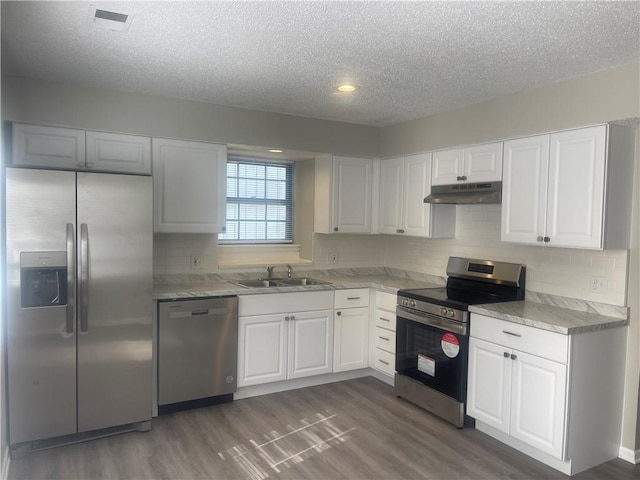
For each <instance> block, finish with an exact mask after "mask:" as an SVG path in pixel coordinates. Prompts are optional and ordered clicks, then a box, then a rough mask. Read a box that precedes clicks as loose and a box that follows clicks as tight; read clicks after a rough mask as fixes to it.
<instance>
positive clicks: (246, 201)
mask: <svg viewBox="0 0 640 480" xmlns="http://www.w3.org/2000/svg"><path fill="white" fill-rule="evenodd" d="M218 238H219V239H220V242H221V243H292V242H293V163H292V162H281V161H273V160H260V159H247V158H232V157H231V158H229V159H228V160H227V231H226V232H225V233H221V234H220V235H219V236H218Z"/></svg>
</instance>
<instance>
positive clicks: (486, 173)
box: [462, 142, 502, 183]
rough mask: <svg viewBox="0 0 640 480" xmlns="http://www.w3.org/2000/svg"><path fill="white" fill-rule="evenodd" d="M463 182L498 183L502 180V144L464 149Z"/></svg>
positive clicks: (489, 144)
mask: <svg viewBox="0 0 640 480" xmlns="http://www.w3.org/2000/svg"><path fill="white" fill-rule="evenodd" d="M462 175H463V176H464V177H466V178H465V179H464V181H465V182H470V183H475V182H499V181H500V180H501V179H502V142H498V143H488V144H485V145H477V146H473V147H469V148H465V149H464V172H463V174H462Z"/></svg>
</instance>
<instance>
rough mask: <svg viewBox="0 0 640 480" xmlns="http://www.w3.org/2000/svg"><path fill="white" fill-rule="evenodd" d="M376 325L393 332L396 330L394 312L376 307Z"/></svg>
mask: <svg viewBox="0 0 640 480" xmlns="http://www.w3.org/2000/svg"><path fill="white" fill-rule="evenodd" d="M375 315H376V327H382V328H386V329H387V330H391V331H393V332H395V331H396V314H395V313H391V312H388V311H386V310H380V309H379V308H378V309H376V312H375Z"/></svg>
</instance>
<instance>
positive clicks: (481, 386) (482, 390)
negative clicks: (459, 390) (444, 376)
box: [467, 337, 511, 433]
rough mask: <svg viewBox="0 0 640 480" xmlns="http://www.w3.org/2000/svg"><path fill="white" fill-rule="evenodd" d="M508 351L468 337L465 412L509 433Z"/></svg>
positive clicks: (509, 362) (509, 372)
mask: <svg viewBox="0 0 640 480" xmlns="http://www.w3.org/2000/svg"><path fill="white" fill-rule="evenodd" d="M505 354H506V355H507V356H509V355H510V354H511V350H509V349H507V348H504V347H502V346H500V345H496V344H495V343H490V342H485V341H484V340H478V339H477V338H473V337H471V338H470V339H469V374H468V375H469V376H468V380H467V414H468V415H469V416H470V417H473V418H475V419H477V420H480V421H482V422H484V423H486V424H487V425H491V426H492V427H494V428H497V429H498V430H500V431H501V432H504V433H509V415H510V408H511V407H510V396H511V395H510V393H511V360H510V359H509V358H505Z"/></svg>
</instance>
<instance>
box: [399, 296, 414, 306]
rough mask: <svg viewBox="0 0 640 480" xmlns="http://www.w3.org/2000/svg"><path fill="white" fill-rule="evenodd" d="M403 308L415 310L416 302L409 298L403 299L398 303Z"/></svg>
mask: <svg viewBox="0 0 640 480" xmlns="http://www.w3.org/2000/svg"><path fill="white" fill-rule="evenodd" d="M400 304H401V305H402V306H403V307H409V308H416V301H415V300H412V299H411V298H403V299H402V300H401V302H400Z"/></svg>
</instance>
